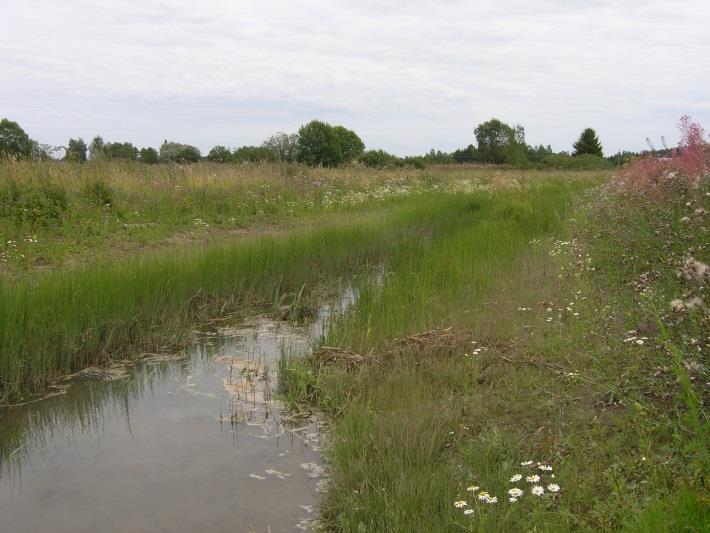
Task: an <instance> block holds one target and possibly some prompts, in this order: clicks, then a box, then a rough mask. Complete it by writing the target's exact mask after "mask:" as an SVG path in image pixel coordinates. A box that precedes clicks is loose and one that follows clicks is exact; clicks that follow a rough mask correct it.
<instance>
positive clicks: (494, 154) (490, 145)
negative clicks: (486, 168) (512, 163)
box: [473, 118, 520, 164]
mask: <svg viewBox="0 0 710 533" xmlns="http://www.w3.org/2000/svg"><path fill="white" fill-rule="evenodd" d="M473 133H474V135H475V136H476V141H477V142H478V153H479V155H480V157H481V161H483V162H484V163H496V164H501V163H505V162H506V151H507V149H508V147H509V145H510V144H512V143H515V142H516V129H514V128H513V127H511V126H509V125H508V124H506V123H505V122H501V121H500V120H498V119H497V118H492V119H490V120H488V121H487V122H483V123H482V124H479V125H478V126H477V127H476V129H475V130H473ZM517 133H518V134H519V133H520V132H517Z"/></svg>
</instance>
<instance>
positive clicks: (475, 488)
mask: <svg viewBox="0 0 710 533" xmlns="http://www.w3.org/2000/svg"><path fill="white" fill-rule="evenodd" d="M480 488H481V487H479V486H478V485H471V486H470V487H466V491H467V492H476V491H477V490H478V489H480Z"/></svg>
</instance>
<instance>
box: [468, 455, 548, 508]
mask: <svg viewBox="0 0 710 533" xmlns="http://www.w3.org/2000/svg"><path fill="white" fill-rule="evenodd" d="M520 466H521V467H524V468H526V469H528V470H529V472H528V475H524V474H513V475H512V476H511V477H510V479H509V480H508V481H509V482H510V483H512V484H516V485H517V484H521V483H523V482H524V483H527V484H528V487H529V488H520V487H516V486H513V487H511V488H509V489H508V491H507V495H508V502H509V503H515V502H517V501H518V500H519V499H520V498H522V497H523V496H524V495H525V493H526V492H529V493H530V494H532V495H533V496H537V497H542V496H545V494H548V495H553V496H554V495H555V494H557V493H559V492H560V491H561V490H562V488H561V487H560V486H559V485H558V484H557V483H555V482H554V479H555V474H554V473H553V468H552V465H549V464H547V463H541V462H537V463H535V462H533V461H523V462H522V463H520ZM543 477H544V478H547V479H546V480H543ZM466 492H468V493H469V494H471V496H470V501H471V503H469V500H465V499H459V500H456V501H454V507H455V508H456V509H460V510H462V512H463V514H464V515H465V516H469V517H472V516H473V515H474V514H475V510H474V509H473V505H474V504H475V503H476V501H478V502H480V503H482V504H489V505H491V504H496V503H498V496H492V495H491V494H490V493H489V492H488V491H486V490H481V487H479V486H478V485H470V486H468V487H466Z"/></svg>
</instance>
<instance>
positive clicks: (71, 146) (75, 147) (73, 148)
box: [64, 137, 87, 163]
mask: <svg viewBox="0 0 710 533" xmlns="http://www.w3.org/2000/svg"><path fill="white" fill-rule="evenodd" d="M86 151H87V147H86V143H85V142H84V139H82V138H81V137H79V138H78V139H69V143H68V144H67V153H66V155H65V156H64V159H66V160H67V161H75V162H78V163H83V162H84V161H86Z"/></svg>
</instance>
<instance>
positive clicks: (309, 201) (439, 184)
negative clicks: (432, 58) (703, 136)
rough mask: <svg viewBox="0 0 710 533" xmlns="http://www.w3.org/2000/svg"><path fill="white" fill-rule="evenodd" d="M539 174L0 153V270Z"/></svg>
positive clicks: (56, 264)
mask: <svg viewBox="0 0 710 533" xmlns="http://www.w3.org/2000/svg"><path fill="white" fill-rule="evenodd" d="M577 174H578V175H579V176H584V177H586V176H587V175H593V174H594V173H577ZM547 175H555V172H554V171H548V172H528V173H526V174H525V175H524V176H523V175H521V174H520V172H516V171H511V170H502V171H501V170H499V169H491V170H487V169H465V168H461V167H452V168H437V169H428V170H414V169H397V170H382V169H380V170H376V169H366V168H359V167H346V168H340V169H322V168H308V167H305V166H300V165H293V164H263V165H254V164H244V165H219V164H210V163H201V164H196V165H182V166H181V165H144V164H139V163H130V162H90V163H87V164H83V165H79V164H71V163H66V162H46V163H37V162H11V161H0V276H8V275H18V274H21V273H23V272H32V271H36V270H47V269H52V270H54V269H61V268H64V267H70V266H74V265H76V264H87V263H91V262H94V261H96V260H97V259H106V258H113V259H121V258H123V257H126V256H129V255H133V254H135V253H136V252H140V253H144V254H145V253H153V252H154V251H155V249H156V248H157V249H172V248H175V247H176V246H178V245H182V246H186V245H196V244H202V243H204V242H208V241H221V240H224V239H225V238H228V239H232V240H233V239H235V238H238V237H242V236H244V235H251V234H253V233H258V232H263V231H269V232H273V231H275V230H281V231H283V230H284V229H290V226H292V225H293V224H294V223H298V224H303V223H304V222H310V223H315V224H319V223H330V222H332V220H333V219H335V218H338V217H340V216H343V215H347V214H353V213H355V214H357V213H360V212H362V211H363V210H367V209H369V208H372V207H381V206H387V205H392V204H396V203H401V202H402V201H403V200H404V199H406V198H407V197H410V196H416V195H418V194H422V193H430V192H434V191H442V190H447V191H450V192H455V191H461V190H471V189H476V188H481V187H487V186H489V184H490V183H491V182H499V181H501V180H502V181H505V180H508V181H513V182H514V181H516V180H520V181H527V180H536V179H539V178H541V177H545V176H547Z"/></svg>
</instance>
